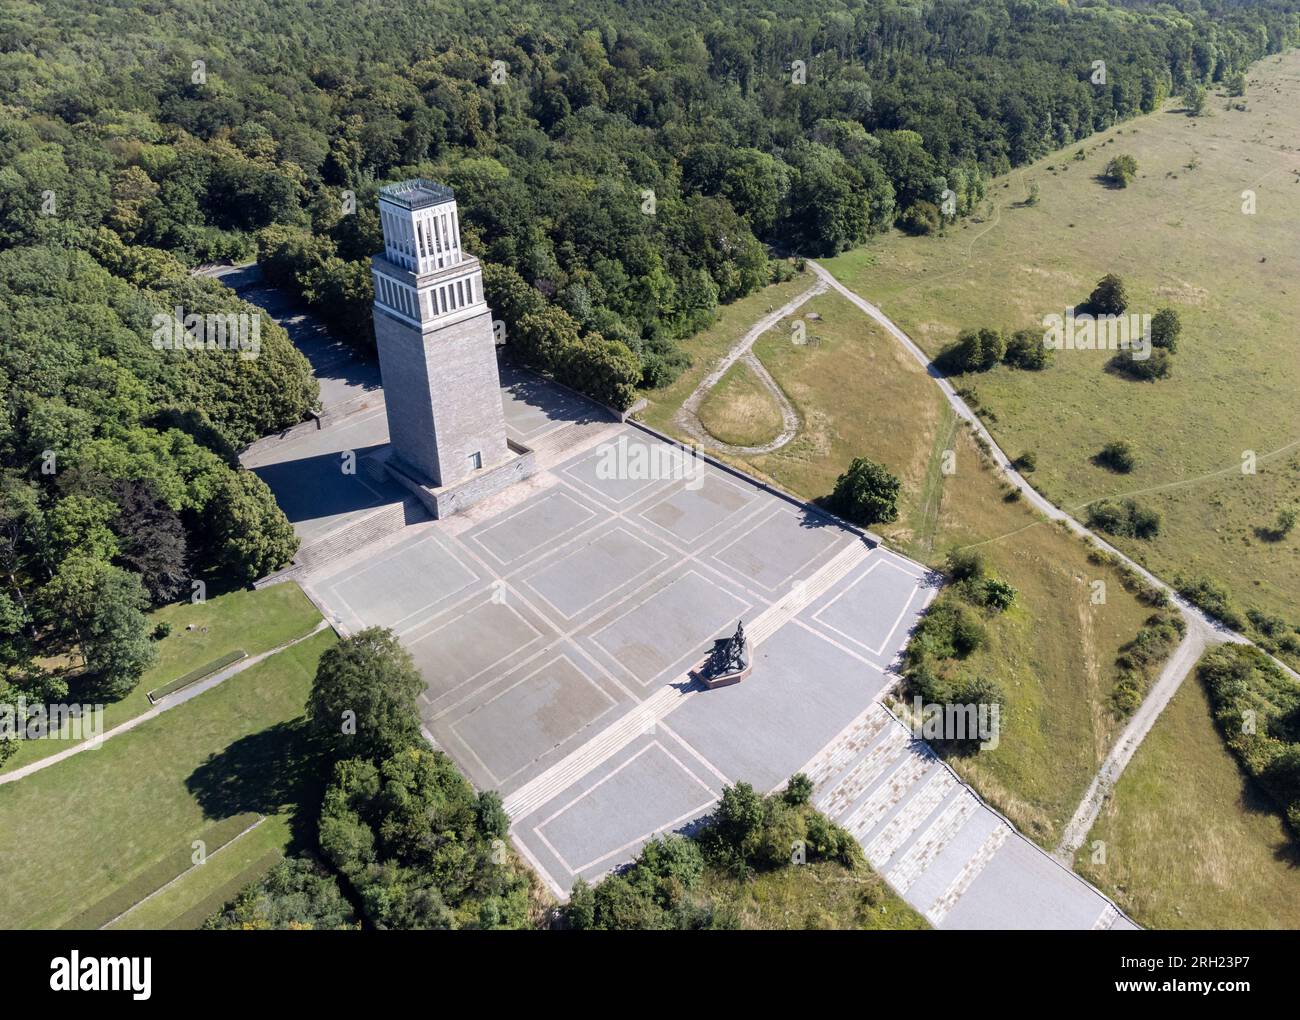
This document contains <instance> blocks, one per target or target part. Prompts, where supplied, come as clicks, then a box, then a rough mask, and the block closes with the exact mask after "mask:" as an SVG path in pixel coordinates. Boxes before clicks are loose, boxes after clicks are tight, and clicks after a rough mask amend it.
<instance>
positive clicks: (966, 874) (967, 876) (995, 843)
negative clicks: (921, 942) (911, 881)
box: [925, 823, 1011, 928]
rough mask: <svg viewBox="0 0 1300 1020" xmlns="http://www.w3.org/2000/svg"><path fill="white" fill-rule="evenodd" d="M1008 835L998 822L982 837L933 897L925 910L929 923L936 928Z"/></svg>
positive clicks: (1005, 828)
mask: <svg viewBox="0 0 1300 1020" xmlns="http://www.w3.org/2000/svg"><path fill="white" fill-rule="evenodd" d="M1009 835H1011V830H1010V829H1009V828H1007V827H1006V826H1005V825H1002V824H1001V823H999V824H998V825H997V826H996V827H995V828H994V829H993V831H992V832H990V833H989V834H988V836H986V837H985V838H984V842H983V843H981V844H980V847H979V849H978V850H976V851H975V853H973V854H972V855H971V857H970V860H968V861H967V862H966V863H965V864H963V865H962V867H961V871H959V872H957V877H956V878H954V879H953V880H952V882H951V883H950V884H949V886H948V888H947V889H945V890H944V891H943V892H942V893H940V894H939V895H938V896H937V897H936V898H935V901H934V902H933V903H932V904H930V908H929V909H928V910H926V912H925V916H926V917H927V918H928V919H929V921H930V923H931V924H933V925H934V926H935V927H936V928H937V927H938V926H939V925H941V924H943V921H944V918H946V917H947V916H948V912H949V911H950V910H952V908H953V907H954V906H956V905H957V901H958V900H960V899H961V898H962V897H963V896H964V895H966V890H967V889H969V888H970V887H971V883H972V882H974V881H975V879H977V878H978V877H979V876H980V873H981V872H982V871H983V870H984V868H985V867H986V866H987V865H988V863H989V861H990V860H992V859H993V855H994V854H995V853H997V852H998V850H999V849H1000V848H1001V846H1002V844H1003V843H1005V842H1006V841H1007V837H1008V836H1009Z"/></svg>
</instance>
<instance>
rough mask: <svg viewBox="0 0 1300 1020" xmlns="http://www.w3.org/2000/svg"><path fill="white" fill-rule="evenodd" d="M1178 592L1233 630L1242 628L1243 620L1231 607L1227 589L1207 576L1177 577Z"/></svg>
mask: <svg viewBox="0 0 1300 1020" xmlns="http://www.w3.org/2000/svg"><path fill="white" fill-rule="evenodd" d="M1175 586H1176V588H1177V589H1178V594H1179V595H1181V596H1182V597H1183V598H1185V599H1186V600H1187V601H1188V602H1190V603H1192V605H1194V606H1196V607H1197V608H1198V609H1201V610H1203V611H1204V612H1206V613H1209V614H1210V615H1211V616H1213V617H1214V618H1215V619H1217V620H1221V621H1222V622H1223V623H1225V624H1227V625H1228V626H1229V627H1231V628H1232V629H1233V630H1242V629H1244V627H1245V622H1246V621H1245V620H1244V619H1243V618H1242V616H1241V614H1240V613H1238V612H1237V610H1236V609H1234V608H1233V607H1232V602H1231V596H1230V595H1229V594H1228V589H1227V588H1225V587H1223V585H1221V584H1219V583H1218V582H1217V581H1215V580H1213V579H1211V578H1209V577H1197V578H1192V579H1190V580H1184V579H1182V578H1179V579H1178V581H1177V583H1176V585H1175Z"/></svg>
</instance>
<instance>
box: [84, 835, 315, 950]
mask: <svg viewBox="0 0 1300 1020" xmlns="http://www.w3.org/2000/svg"><path fill="white" fill-rule="evenodd" d="M289 839H290V832H289V824H288V820H287V819H286V818H285V817H284V816H283V815H272V816H271V817H269V818H267V819H266V820H265V821H263V822H262V823H261V824H259V825H258V826H257V828H255V829H252V830H250V831H248V832H247V833H245V834H244V835H242V836H239V837H238V838H236V839H235V840H234V841H233V842H231V843H230V844H228V845H226V846H224V847H222V848H221V849H217V848H215V847H209V848H208V849H209V852H210V854H211V855H210V856H209V857H208V858H207V860H206V861H204V863H203V864H198V865H192V866H191V867H190V868H189V870H187V871H185V872H184V873H183V874H182V875H180V876H179V877H178V878H177V879H176V881H175V882H174V883H173V884H171V885H169V886H167V888H166V889H164V890H163V891H161V892H160V893H158V894H157V895H156V896H154V897H153V898H151V899H149V900H147V901H145V902H144V903H141V904H140V905H139V906H138V907H136V908H135V909H134V910H131V911H130V912H129V913H127V914H126V915H125V916H123V917H121V918H119V919H118V920H117V921H116V923H114V924H112V925H110V926H109V927H111V928H115V929H132V930H152V931H156V930H158V929H161V928H191V929H192V928H198V927H199V926H200V925H202V923H203V922H204V921H205V920H207V918H208V917H209V916H210V915H211V914H214V913H216V911H218V910H220V909H221V908H222V907H223V906H225V905H226V903H227V902H229V901H230V900H232V899H234V897H235V896H236V895H237V894H238V893H239V891H240V890H241V889H243V888H244V887H245V886H246V885H250V884H251V883H253V882H255V881H257V880H258V879H259V878H261V877H262V876H263V875H264V874H266V872H267V871H269V870H270V869H271V868H272V867H273V866H274V865H275V863H276V861H278V860H279V859H280V857H281V856H282V855H283V853H284V848H285V846H286V844H288V842H289ZM213 850H216V852H215V853H211V851H213Z"/></svg>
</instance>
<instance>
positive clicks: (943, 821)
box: [888, 790, 979, 894]
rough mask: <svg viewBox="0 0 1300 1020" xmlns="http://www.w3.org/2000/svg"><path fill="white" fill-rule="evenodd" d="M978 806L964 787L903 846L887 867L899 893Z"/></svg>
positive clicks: (930, 862) (936, 854) (920, 873)
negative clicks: (918, 833) (934, 817)
mask: <svg viewBox="0 0 1300 1020" xmlns="http://www.w3.org/2000/svg"><path fill="white" fill-rule="evenodd" d="M978 806H979V805H978V804H977V803H976V801H975V798H974V797H972V796H970V794H968V793H967V792H966V791H965V790H961V791H960V792H959V793H958V794H957V797H956V798H955V799H953V800H951V801H949V803H948V805H947V806H946V807H945V808H944V809H943V810H942V811H941V812H940V813H939V817H938V818H936V819H935V820H934V821H933V822H931V823H930V826H929V828H927V829H926V830H925V832H923V833H921V835H920V836H918V837H917V839H916V841H915V842H914V843H913V844H912V845H911V846H910V847H908V848H907V852H906V853H904V854H903V856H902V858H901V859H900V860H899V862H898V863H897V864H896V865H894V867H893V868H892V869H890V872H889V875H888V878H889V881H890V883H891V884H892V885H893V887H894V888H895V889H897V890H898V891H899V893H903V894H905V893H906V892H907V890H908V889H910V888H912V883H914V882H915V881H916V880H917V879H918V878H920V877H921V875H922V873H923V872H924V871H925V869H926V868H928V867H929V866H930V865H931V864H933V863H934V861H935V858H936V857H938V856H939V855H940V854H941V853H943V851H944V850H945V849H946V848H947V846H948V844H949V843H951V842H952V841H953V839H954V838H955V837H956V835H957V833H958V832H959V831H960V830H961V827H962V826H963V825H965V824H966V823H967V822H968V821H969V820H970V818H971V816H972V815H974V814H975V811H976V808H977V807H978Z"/></svg>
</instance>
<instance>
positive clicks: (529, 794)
mask: <svg viewBox="0 0 1300 1020" xmlns="http://www.w3.org/2000/svg"><path fill="white" fill-rule="evenodd" d="M684 686H685V685H682V687H684ZM682 687H677V686H668V687H662V688H660V689H659V690H658V691H657V692H655V693H654V694H652V695H651V696H650V697H648V698H646V700H645V701H643V702H641V704H639V705H637V706H636V707H635V708H633V709H632V710H631V711H629V712H628V713H627V714H626V715H624V716H622V717H621V718H619V719H618V720H617V721H616V722H614V723H613V724H611V725H610V726H608V727H607V728H605V729H604V730H602V731H601V732H600V733H598V734H596V736H594V737H592V738H591V739H590V740H588V741H587V742H586V743H585V744H583V745H582V746H581V747H579V748H577V749H576V750H574V751H572V752H570V753H569V754H567V755H566V756H565V757H564V758H562V759H561V760H560V761H558V762H556V763H555V764H554V765H552V766H551V767H550V768H549V769H547V770H546V771H545V772H543V773H542V774H541V775H540V776H537V777H536V778H534V779H532V780H530V781H529V782H527V783H525V784H524V785H523V786H521V787H519V789H517V790H515V791H514V793H512V794H510V796H508V797H506V798H505V801H504V806H505V809H506V814H508V815H509V816H510V818H511V819H512V820H513V819H517V818H524V817H526V816H527V815H529V814H531V813H532V812H534V811H536V810H537V809H538V808H539V807H541V806H542V805H543V804H545V803H546V802H547V801H548V800H550V799H551V798H552V797H554V796H555V795H556V794H558V793H559V792H560V791H562V790H563V789H564V788H565V787H567V786H569V785H570V784H572V783H575V782H577V781H578V780H579V779H581V778H582V777H583V776H585V775H586V774H587V773H588V772H590V771H591V770H592V769H594V768H596V766H598V765H600V764H601V762H604V761H606V760H608V759H609V758H611V757H613V756H614V755H615V754H617V753H618V752H619V751H621V750H622V749H623V748H624V747H626V746H627V745H628V744H630V743H632V741H633V740H635V739H636V738H637V737H639V736H641V735H642V734H645V733H649V732H652V731H653V729H654V725H655V723H656V722H658V721H659V720H660V719H662V718H663V717H664V716H666V715H667V714H668V713H669V712H671V711H672V710H673V709H674V708H676V707H677V706H678V705H679V704H680V703H681V701H682V699H683V698H685V697H687V696H688V694H689V692H688V691H685V690H684V689H682Z"/></svg>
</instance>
